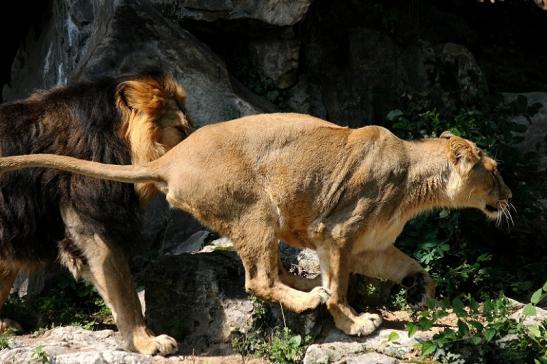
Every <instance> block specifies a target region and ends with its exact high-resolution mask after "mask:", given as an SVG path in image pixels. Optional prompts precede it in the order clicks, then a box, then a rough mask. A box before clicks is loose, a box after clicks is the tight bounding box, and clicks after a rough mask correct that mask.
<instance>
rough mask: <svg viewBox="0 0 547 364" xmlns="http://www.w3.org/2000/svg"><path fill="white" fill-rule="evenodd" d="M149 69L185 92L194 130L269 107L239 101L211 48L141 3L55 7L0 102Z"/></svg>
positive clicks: (75, 0) (27, 45) (69, 2)
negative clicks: (174, 81)
mask: <svg viewBox="0 0 547 364" xmlns="http://www.w3.org/2000/svg"><path fill="white" fill-rule="evenodd" d="M151 66H155V67H161V68H162V69H165V70H168V71H171V72H172V73H173V75H174V76H175V78H176V79H177V80H178V81H179V82H181V83H182V84H183V85H184V86H185V88H186V89H187V90H188V94H189V95H188V111H189V114H190V115H191V117H192V119H193V120H194V121H195V123H196V124H197V125H198V126H199V125H204V124H207V123H211V122H215V121H220V120H225V119H229V118H234V117H238V116H241V115H248V114H254V113H258V112H261V111H264V110H265V109H264V107H263V106H264V105H267V104H266V103H262V106H257V105H256V104H255V103H254V102H255V101H256V102H258V103H261V101H260V100H258V98H255V99H254V100H248V99H246V98H244V97H241V96H240V95H239V94H238V92H237V91H236V90H235V89H234V87H233V86H232V83H231V81H230V76H229V74H228V72H227V71H226V67H225V65H224V63H223V62H222V61H221V60H220V59H219V58H218V57H217V56H216V55H214V54H213V53H212V52H211V51H210V50H209V48H207V47H206V46H205V45H203V44H202V43H200V42H199V41H198V40H196V38H194V37H193V36H192V35H191V34H190V33H188V32H187V31H185V30H184V29H181V28H180V27H178V26H177V25H175V24H173V23H171V22H170V21H169V20H167V19H166V18H164V17H163V16H162V15H161V14H160V13H159V12H158V11H157V10H155V9H154V8H153V7H152V6H151V5H149V3H148V2H146V1H143V0H135V1H128V0H115V1H107V2H100V3H94V2H92V3H89V2H86V1H79V0H56V1H53V2H52V5H51V14H50V16H49V17H47V19H44V22H43V23H41V25H38V26H37V27H35V28H33V29H32V30H31V31H30V32H29V34H28V36H27V38H26V39H25V41H24V42H23V44H22V46H21V48H20V49H19V51H18V53H17V56H16V58H15V61H14V64H13V67H12V76H11V84H10V86H6V87H5V88H4V90H3V96H4V99H5V100H14V99H17V98H22V97H26V96H28V95H29V94H30V93H31V92H32V91H33V90H34V89H36V88H48V87H51V86H54V85H57V84H65V83H67V82H71V81H77V80H82V79H96V78H98V77H103V76H113V75H119V74H122V73H129V72H138V71H141V70H143V69H146V68H147V67H151ZM240 87H241V86H240V85H238V86H237V88H240ZM267 107H270V106H269V105H268V106H266V108H267Z"/></svg>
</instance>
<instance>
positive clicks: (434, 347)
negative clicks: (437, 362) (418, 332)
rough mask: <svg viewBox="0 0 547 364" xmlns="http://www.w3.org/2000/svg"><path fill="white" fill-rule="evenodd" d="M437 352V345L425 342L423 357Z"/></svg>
mask: <svg viewBox="0 0 547 364" xmlns="http://www.w3.org/2000/svg"><path fill="white" fill-rule="evenodd" d="M436 350H437V345H435V343H434V342H432V341H424V342H423V343H422V356H428V355H431V354H433V353H434V352H435V351H436Z"/></svg>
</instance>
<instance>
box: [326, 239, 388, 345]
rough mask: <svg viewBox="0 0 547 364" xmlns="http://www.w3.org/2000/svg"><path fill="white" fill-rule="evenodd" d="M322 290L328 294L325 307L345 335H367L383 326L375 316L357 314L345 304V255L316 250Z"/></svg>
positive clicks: (379, 318) (334, 248)
mask: <svg viewBox="0 0 547 364" xmlns="http://www.w3.org/2000/svg"><path fill="white" fill-rule="evenodd" d="M318 256H319V260H320V264H321V276H322V279H323V287H325V288H327V289H329V290H330V292H331V296H330V298H329V299H328V301H327V308H328V310H329V312H330V313H331V315H332V317H333V319H334V323H335V325H336V327H337V328H338V329H340V330H342V331H343V332H344V333H346V334H347V335H358V336H361V335H369V334H371V333H372V332H374V330H376V329H377V328H378V327H379V326H380V324H381V323H382V318H381V317H380V316H379V315H377V314H371V313H363V314H360V315H358V314H357V313H356V312H355V311H354V310H353V309H352V308H351V307H350V306H349V304H348V302H347V291H348V282H349V274H350V270H349V264H348V263H349V261H350V258H349V256H348V254H347V253H345V252H344V251H343V250H342V249H340V248H337V247H334V246H333V247H330V248H328V249H324V248H320V249H318Z"/></svg>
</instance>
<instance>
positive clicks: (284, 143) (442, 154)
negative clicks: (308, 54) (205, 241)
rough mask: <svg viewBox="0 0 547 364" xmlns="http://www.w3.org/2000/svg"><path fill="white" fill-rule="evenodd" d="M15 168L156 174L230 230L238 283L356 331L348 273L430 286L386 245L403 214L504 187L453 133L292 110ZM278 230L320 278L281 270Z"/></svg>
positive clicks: (428, 289) (163, 185)
mask: <svg viewBox="0 0 547 364" xmlns="http://www.w3.org/2000/svg"><path fill="white" fill-rule="evenodd" d="M479 160H480V161H481V162H480V163H479ZM479 164H480V166H482V167H480V168H479V167H473V166H474V165H477V166H478V165H479ZM22 166H25V167H29V166H43V167H54V168H61V169H64V170H69V171H73V172H77V173H84V174H87V175H93V176H95V177H101V178H108V179H114V180H122V181H126V182H128V181H132V180H133V181H142V180H149V181H154V182H156V185H157V186H158V188H160V189H162V190H163V191H164V192H165V193H166V194H167V201H168V202H169V203H170V204H171V205H172V206H174V207H177V208H181V209H183V210H186V211H188V212H190V213H192V214H193V215H194V216H195V217H197V218H198V219H199V220H201V221H202V222H204V223H205V224H207V225H209V226H210V227H212V228H213V229H215V230H217V231H218V232H220V233H221V234H223V235H226V236H228V237H229V238H231V239H232V240H233V242H234V245H235V247H236V249H237V251H238V253H239V254H240V256H241V258H242V261H243V265H244V267H245V272H246V288H247V290H248V291H250V292H253V293H254V294H256V295H257V296H259V297H261V298H264V299H269V300H273V301H277V302H280V303H281V304H283V305H284V306H285V307H287V308H289V309H291V310H294V311H297V312H301V311H304V310H307V309H312V308H314V307H316V306H317V305H318V304H320V303H321V302H324V301H325V300H326V302H327V306H328V308H329V310H330V312H331V314H332V315H333V317H334V319H335V322H336V325H337V326H338V327H339V328H340V329H342V330H343V331H345V332H346V333H348V334H358V335H360V334H368V333H370V332H372V331H373V330H374V329H375V328H376V327H377V326H378V325H379V324H380V322H381V320H380V318H379V317H378V316H377V315H372V314H367V313H365V314H362V315H357V314H356V313H355V312H354V311H353V310H352V309H351V308H350V307H349V306H348V304H347V301H346V291H347V284H348V278H349V274H350V272H352V271H354V272H358V273H362V274H365V275H368V276H373V277H379V278H386V279H390V280H392V281H394V282H397V283H403V280H404V279H405V278H407V277H409V276H413V275H421V276H422V279H423V280H424V282H423V283H424V284H425V287H423V288H424V290H425V292H424V293H425V294H426V295H432V294H433V292H434V286H433V283H432V281H431V278H430V277H429V275H428V274H427V273H426V272H424V270H423V268H422V267H420V265H419V264H418V263H417V262H416V261H414V260H413V259H411V258H410V257H408V256H406V255H404V254H403V253H402V252H400V251H399V250H398V249H396V248H395V247H394V246H393V243H394V241H395V238H396V237H397V236H398V235H399V234H400V232H401V231H402V229H403V227H404V225H405V223H406V222H407V221H408V220H409V219H411V218H412V217H414V216H415V215H416V214H418V213H420V212H422V211H424V210H429V209H431V208H434V207H477V208H480V209H482V210H483V211H485V210H484V209H485V206H490V205H492V204H493V205H494V206H497V205H498V204H499V203H500V201H502V200H504V199H507V198H509V197H510V192H509V190H508V189H507V187H506V186H505V185H504V184H503V181H502V180H501V177H499V178H498V177H493V176H494V173H497V172H495V162H493V161H492V160H491V159H489V158H488V157H486V156H483V155H482V152H481V151H480V150H479V149H478V148H476V146H474V144H472V143H471V142H469V141H466V140H464V139H461V138H457V137H452V136H450V137H443V138H434V139H427V140H422V141H415V142H408V141H404V140H401V139H399V138H397V137H396V136H394V135H393V134H392V133H391V132H389V131H388V130H387V129H384V128H381V127H377V126H368V127H364V128H360V129H348V128H343V127H340V126H337V125H334V124H331V123H328V122H325V121H323V120H320V119H317V118H313V117H310V116H306V115H299V114H269V115H256V116H249V117H245V118H241V119H237V120H233V121H229V122H225V123H219V124H215V125H211V126H206V127H204V128H202V129H200V130H198V131H197V132H195V133H194V134H192V135H191V136H190V137H189V138H187V139H186V140H185V141H183V142H182V143H180V144H179V145H177V146H176V147H175V148H173V150H171V151H170V152H168V153H167V154H166V155H165V156H163V157H161V158H159V159H158V160H156V161H153V162H151V163H148V164H145V165H143V166H134V167H125V168H123V170H122V169H121V168H119V167H115V166H105V165H100V164H92V163H83V162H81V161H75V160H72V159H69V158H64V157H58V156H42V157H40V158H37V157H36V156H33V157H26V156H24V157H17V158H13V159H11V160H6V159H0V171H3V170H13V169H18V168H21V167H22ZM471 167H472V168H471ZM475 169H476V171H475ZM131 175H133V177H131ZM493 189H496V192H495V193H494V192H493ZM485 213H487V214H489V216H491V217H493V216H494V215H497V213H498V212H496V213H494V212H492V213H489V212H487V211H485ZM280 239H282V240H284V241H286V242H287V243H288V244H290V245H293V246H296V247H307V248H312V249H315V250H316V251H317V253H318V256H319V259H320V264H321V281H322V283H321V284H322V287H315V288H313V286H314V284H316V283H317V282H310V281H305V280H299V279H296V278H295V277H292V276H290V275H288V274H287V272H285V271H284V269H283V268H282V267H281V266H280V264H279V252H278V247H277V244H278V240H280ZM295 288H296V289H295ZM312 288H313V289H312ZM309 289H311V291H310V292H303V290H309Z"/></svg>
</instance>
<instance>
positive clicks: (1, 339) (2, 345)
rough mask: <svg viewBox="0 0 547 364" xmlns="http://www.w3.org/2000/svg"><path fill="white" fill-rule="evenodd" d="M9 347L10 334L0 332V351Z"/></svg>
mask: <svg viewBox="0 0 547 364" xmlns="http://www.w3.org/2000/svg"><path fill="white" fill-rule="evenodd" d="M10 345H11V333H10V332H9V331H6V332H0V350H3V349H7V348H9V347H10Z"/></svg>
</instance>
